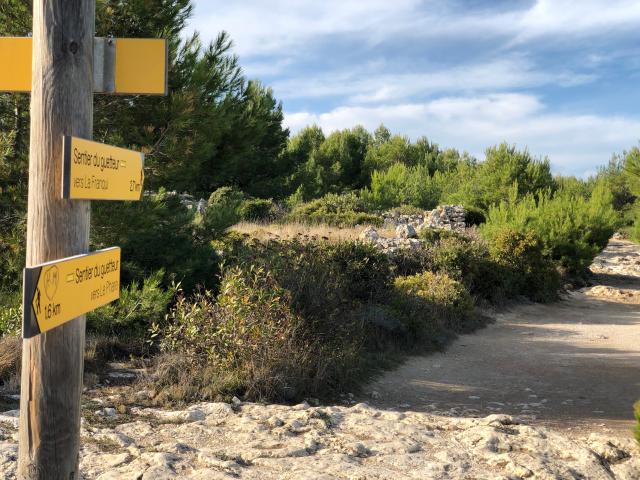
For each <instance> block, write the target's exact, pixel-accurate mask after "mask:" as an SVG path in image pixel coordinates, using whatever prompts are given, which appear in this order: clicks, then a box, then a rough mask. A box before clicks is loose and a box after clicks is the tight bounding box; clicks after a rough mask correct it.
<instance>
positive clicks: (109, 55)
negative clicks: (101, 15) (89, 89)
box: [93, 37, 116, 93]
mask: <svg viewBox="0 0 640 480" xmlns="http://www.w3.org/2000/svg"><path fill="white" fill-rule="evenodd" d="M93 91H94V92H95V93H114V92H115V91H116V39H115V38H104V37H96V38H94V40H93Z"/></svg>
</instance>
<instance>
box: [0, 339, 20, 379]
mask: <svg viewBox="0 0 640 480" xmlns="http://www.w3.org/2000/svg"><path fill="white" fill-rule="evenodd" d="M21 358H22V342H21V341H20V338H19V337H11V336H7V337H1V338H0V381H2V382H4V383H5V384H6V383H7V381H8V380H10V379H11V378H12V377H14V376H16V375H18V374H19V373H20V360H21Z"/></svg>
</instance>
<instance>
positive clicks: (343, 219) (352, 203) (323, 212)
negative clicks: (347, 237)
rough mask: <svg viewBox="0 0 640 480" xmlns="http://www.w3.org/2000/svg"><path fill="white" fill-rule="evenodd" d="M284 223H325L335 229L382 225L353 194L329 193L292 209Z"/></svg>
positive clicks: (378, 217) (377, 217)
mask: <svg viewBox="0 0 640 480" xmlns="http://www.w3.org/2000/svg"><path fill="white" fill-rule="evenodd" d="M285 221H289V222H300V223H310V224H315V223H326V224H328V225H333V226H337V227H352V226H355V225H381V224H382V218H381V217H380V216H378V215H374V214H371V213H368V212H367V211H366V209H365V205H364V202H363V201H362V200H361V199H360V198H359V197H358V196H357V195H356V194H355V193H348V194H344V195H337V194H333V193H329V194H327V195H325V196H324V197H322V198H318V199H316V200H312V201H310V202H307V203H301V204H299V205H297V206H295V207H294V208H293V210H292V211H291V212H290V213H289V215H287V216H286V218H285Z"/></svg>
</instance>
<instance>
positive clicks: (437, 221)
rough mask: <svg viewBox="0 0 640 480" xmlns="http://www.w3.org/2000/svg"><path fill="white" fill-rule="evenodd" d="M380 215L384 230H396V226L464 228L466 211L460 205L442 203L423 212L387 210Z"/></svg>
mask: <svg viewBox="0 0 640 480" xmlns="http://www.w3.org/2000/svg"><path fill="white" fill-rule="evenodd" d="M382 215H383V217H384V223H383V228H385V229H386V230H397V229H398V227H401V226H407V227H411V228H413V229H414V230H415V231H416V232H419V231H420V230H422V229H423V228H441V229H444V230H464V228H465V217H466V212H465V209H464V207H463V206H462V205H442V206H440V207H438V208H436V209H434V210H431V211H426V212H424V213H423V214H414V215H401V214H400V213H398V212H387V213H383V214H382ZM403 238H407V237H403ZM408 238H413V237H408Z"/></svg>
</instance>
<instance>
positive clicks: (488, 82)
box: [272, 56, 596, 103]
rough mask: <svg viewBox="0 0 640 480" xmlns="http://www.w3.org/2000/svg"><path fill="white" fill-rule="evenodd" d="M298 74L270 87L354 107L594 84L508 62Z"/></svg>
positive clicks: (527, 63) (513, 60)
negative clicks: (414, 69) (449, 94)
mask: <svg viewBox="0 0 640 480" xmlns="http://www.w3.org/2000/svg"><path fill="white" fill-rule="evenodd" d="M362 70H363V69H360V72H359V73H358V74H354V73H351V72H350V71H343V72H330V73H326V74H321V73H318V74H315V75H314V76H313V77H312V78H308V77H304V76H302V75H294V76H290V77H288V78H287V79H286V80H280V81H275V82H274V83H273V84H272V86H273V88H274V90H275V92H276V94H277V95H279V96H281V97H283V98H288V99H292V98H322V97H338V96H339V97H346V99H347V100H348V101H349V102H350V103H382V102H390V101H393V100H402V99H407V98H411V97H415V96H427V95H432V94H434V93H442V92H457V93H462V92H476V91H496V90H507V89H514V88H531V87H540V86H544V85H550V84H551V85H561V86H570V85H572V86H574V85H579V84H584V83H589V82H592V81H594V80H595V78H596V77H595V75H591V74H590V75H587V74H573V73H571V72H569V71H558V72H550V73H546V72H540V71H536V69H535V66H534V65H533V64H532V63H531V62H530V61H528V60H526V59H524V58H520V57H516V56H514V57H510V58H502V59H498V60H494V61H491V62H487V63H479V64H471V65H461V66H458V67H452V68H448V69H440V70H431V71H428V69H427V71H425V72H423V73H383V72H377V73H376V69H375V68H374V69H368V68H367V69H366V71H365V72H363V71H362Z"/></svg>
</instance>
